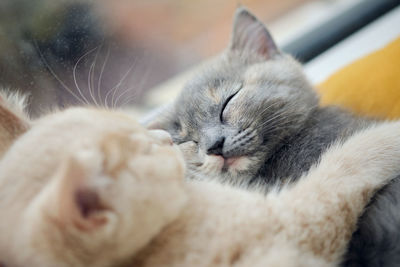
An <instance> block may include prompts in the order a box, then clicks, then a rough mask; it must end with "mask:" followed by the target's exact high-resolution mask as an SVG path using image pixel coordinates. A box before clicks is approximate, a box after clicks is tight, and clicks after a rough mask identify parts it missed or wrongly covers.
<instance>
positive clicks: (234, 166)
mask: <svg viewBox="0 0 400 267" xmlns="http://www.w3.org/2000/svg"><path fill="white" fill-rule="evenodd" d="M251 164H252V160H251V159H250V158H248V157H234V158H229V159H227V160H226V165H227V166H228V170H229V171H230V172H237V171H247V170H248V169H249V168H250V166H251Z"/></svg>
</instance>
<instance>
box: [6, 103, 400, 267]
mask: <svg viewBox="0 0 400 267" xmlns="http://www.w3.org/2000/svg"><path fill="white" fill-rule="evenodd" d="M0 99H2V100H1V102H0V118H1V120H2V124H1V125H2V126H3V127H1V128H0V133H1V135H0V136H9V137H12V138H4V139H3V138H2V139H0V142H1V143H2V147H6V148H7V149H5V150H3V152H2V155H1V156H2V160H1V161H0V192H1V195H0V210H1V220H0V265H1V266H7V267H25V266H32V267H39V266H40V267H54V266H57V267H63V266H71V267H72V266H73V267H81V266H82V267H83V266H85V267H102V266H135V267H141V266H148V267H150V266H154V267H155V266H221V267H222V266H242V267H248V266H260V267H261V266H272V267H273V266H280V267H281V266H282V267H285V266H307V267H308V266H335V265H336V264H337V262H338V261H339V259H340V258H341V256H342V254H343V252H344V251H345V248H346V244H347V242H348V240H349V239H350V237H351V234H352V232H353V230H354V228H355V224H356V221H357V218H358V216H359V215H360V214H361V212H362V210H363V209H364V206H365V205H366V204H367V203H368V201H369V199H370V197H371V196H372V194H373V193H374V192H375V191H376V190H377V189H379V188H380V187H382V186H383V185H384V184H385V183H387V182H388V181H389V180H390V179H391V178H393V177H395V175H396V174H397V173H399V172H400V164H399V161H400V123H399V122H397V123H386V124H383V125H380V126H378V127H371V128H370V129H367V130H364V131H362V132H361V133H359V134H356V135H354V136H353V137H351V138H349V139H348V140H347V141H346V142H344V143H343V144H340V143H337V144H335V145H333V146H332V147H331V148H330V149H328V151H327V152H326V153H325V154H324V155H323V156H322V158H321V161H320V163H319V164H317V165H315V167H313V168H311V169H310V171H309V172H308V174H307V175H305V176H304V177H303V178H302V179H300V180H299V182H297V183H296V184H294V185H291V186H287V187H285V188H283V189H282V190H280V192H272V193H270V194H268V195H267V196H264V195H262V194H258V193H255V192H248V191H245V190H241V189H235V188H233V187H230V186H226V185H225V186H224V185H221V184H219V183H215V182H213V181H208V179H202V180H198V181H196V180H185V179H183V178H184V173H185V164H184V160H183V157H182V155H181V152H180V150H179V149H178V147H177V146H176V145H173V144H172V139H171V137H170V136H169V135H168V134H167V133H166V132H163V131H159V130H158V131H157V130H156V131H147V130H145V129H144V128H143V127H141V126H140V125H139V124H137V123H136V122H135V121H134V120H132V119H131V118H129V117H127V116H126V115H125V114H121V113H119V112H116V111H111V110H98V109H94V108H72V109H68V110H65V111H61V112H56V113H54V114H51V115H48V116H45V117H43V118H41V119H38V120H36V121H29V119H28V118H27V117H26V116H24V115H23V112H22V109H21V107H20V106H19V105H17V106H16V105H12V104H11V103H10V102H9V101H8V100H7V98H5V97H4V96H3V97H1V98H0ZM15 103H21V102H20V101H15ZM15 129H19V130H18V131H15ZM160 162H162V164H160Z"/></svg>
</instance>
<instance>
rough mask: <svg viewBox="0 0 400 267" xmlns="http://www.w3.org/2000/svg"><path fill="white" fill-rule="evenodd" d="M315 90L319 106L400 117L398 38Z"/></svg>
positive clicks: (337, 73)
mask: <svg viewBox="0 0 400 267" xmlns="http://www.w3.org/2000/svg"><path fill="white" fill-rule="evenodd" d="M318 90H319V93H320V95H321V104H322V105H325V106H326V105H338V106H342V107H344V108H347V109H350V110H352V111H353V112H355V113H356V114H360V115H367V116H370V117H375V118H388V119H394V118H400V38H398V39H396V40H395V41H393V42H392V43H390V44H389V45H387V46H386V47H384V48H382V49H381V50H378V51H376V52H374V53H372V54H369V55H368V56H366V57H364V58H361V59H359V60H357V61H355V62H353V63H352V64H350V65H348V66H346V67H344V68H343V69H341V70H339V71H338V72H336V73H335V74H333V75H332V76H331V77H330V78H328V79H327V80H326V81H325V82H323V83H322V84H320V85H319V86H318Z"/></svg>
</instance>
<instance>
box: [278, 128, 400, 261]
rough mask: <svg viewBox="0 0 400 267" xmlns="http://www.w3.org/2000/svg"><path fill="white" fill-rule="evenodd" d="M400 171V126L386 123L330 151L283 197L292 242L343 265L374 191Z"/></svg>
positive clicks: (284, 214)
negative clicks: (343, 256)
mask: <svg viewBox="0 0 400 267" xmlns="http://www.w3.org/2000/svg"><path fill="white" fill-rule="evenodd" d="M399 173H400V122H391V123H384V124H382V125H379V126H376V127H373V128H370V129H366V130H364V131H363V132H361V133H358V134H355V135H354V136H352V137H351V138H349V139H348V140H347V141H346V142H344V143H343V144H342V145H339V144H338V145H335V146H333V147H332V148H330V149H329V150H328V151H327V152H326V153H325V154H324V155H323V156H322V158H321V161H320V163H319V164H318V165H317V166H315V167H314V168H312V169H311V170H310V171H309V173H308V174H307V175H306V176H305V177H303V179H300V181H299V182H298V183H297V184H296V185H295V186H293V187H292V188H289V189H285V190H283V191H282V192H281V194H280V195H279V196H278V197H279V200H280V201H281V204H282V205H284V206H283V207H285V209H286V210H285V211H284V212H283V214H282V217H284V216H287V217H285V220H286V221H287V224H288V225H287V229H288V231H287V235H288V236H287V239H288V240H293V241H295V242H297V245H298V246H299V247H300V248H301V249H304V250H305V251H312V252H313V253H314V254H315V256H317V257H322V258H324V259H326V260H328V261H330V262H338V261H339V260H340V257H341V256H342V254H343V253H344V251H345V249H346V245H347V243H348V241H349V240H350V237H351V235H352V233H353V231H354V230H355V227H356V222H357V219H358V217H359V216H360V214H361V213H362V211H363V209H364V207H365V206H366V205H367V203H368V201H369V200H370V198H371V196H372V195H373V193H374V192H375V191H376V190H378V189H379V188H381V187H382V186H383V185H385V184H386V183H387V182H388V181H390V180H391V179H393V178H394V177H396V176H397V175H398V174H399Z"/></svg>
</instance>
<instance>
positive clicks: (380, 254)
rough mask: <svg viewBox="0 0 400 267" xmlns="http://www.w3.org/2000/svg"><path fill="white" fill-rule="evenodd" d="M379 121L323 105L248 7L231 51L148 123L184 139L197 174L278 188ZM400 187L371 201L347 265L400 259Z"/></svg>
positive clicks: (399, 182) (236, 26) (394, 262)
mask: <svg viewBox="0 0 400 267" xmlns="http://www.w3.org/2000/svg"><path fill="white" fill-rule="evenodd" d="M375 123H376V122H375V121H373V120H370V119H366V118H360V117H355V116H353V115H352V114H350V113H349V112H347V111H344V110H341V109H339V108H335V107H324V108H323V107H320V106H319V105H318V96H317V94H316V93H315V91H314V90H313V88H312V86H311V85H310V83H309V82H308V81H307V79H306V78H305V76H304V74H303V71H302V69H301V66H300V65H299V64H298V63H297V62H296V61H295V60H294V59H292V58H291V57H290V56H288V55H285V54H283V53H282V52H281V51H279V49H278V48H277V46H276V45H275V43H274V41H273V39H272V37H271V36H270V34H269V33H268V31H267V29H266V28H265V26H264V25H263V24H262V23H261V22H260V21H258V20H257V19H256V18H255V17H254V16H253V15H252V14H251V13H250V12H249V11H247V10H246V9H244V8H239V9H238V10H237V12H236V15H235V20H234V25H233V34H232V40H231V43H230V45H229V47H228V48H227V50H226V51H224V52H223V53H222V54H221V55H220V56H219V57H217V58H216V59H214V60H213V61H212V62H210V63H208V64H207V66H205V68H204V69H203V71H202V72H199V73H197V75H195V77H194V78H193V79H192V80H190V81H189V82H188V83H187V84H186V86H185V88H184V90H183V91H182V93H181V94H180V96H179V97H178V98H177V99H176V100H175V101H174V103H173V104H171V105H169V106H168V107H166V108H164V109H163V110H161V112H159V113H158V114H156V115H154V117H152V118H150V120H149V121H148V126H149V127H150V128H162V129H165V130H167V131H169V132H170V133H171V135H172V137H173V140H174V142H176V143H178V144H181V146H182V149H183V150H184V151H185V154H186V155H187V159H188V162H189V164H188V165H189V166H188V167H189V169H190V170H191V172H192V175H193V176H196V175H195V174H196V173H203V174H207V175H208V176H212V177H218V178H219V179H220V180H221V181H223V182H228V183H231V184H235V185H240V186H249V187H256V188H265V189H268V188H270V187H271V185H276V184H277V183H287V182H292V181H295V180H296V179H297V178H299V177H300V176H301V174H303V173H304V172H306V171H307V170H308V169H309V168H310V167H311V165H312V164H314V163H315V162H317V161H318V160H319V158H320V155H321V154H322V153H323V152H324V151H325V150H326V149H327V148H328V147H329V146H330V145H331V144H333V143H334V142H336V141H338V140H344V139H346V138H348V137H349V136H351V135H352V134H353V133H354V132H356V131H359V130H361V129H363V128H365V127H368V126H369V125H371V124H375ZM366 145H368V144H366ZM399 190H400V180H399V179H396V180H395V181H394V182H393V183H392V184H391V185H389V186H387V187H386V188H384V189H383V190H381V192H380V193H378V194H377V196H376V197H375V198H374V199H373V201H372V203H370V206H369V207H368V209H367V210H366V212H365V214H364V215H363V217H362V218H361V219H360V222H359V228H358V230H357V232H355V233H354V235H353V238H352V241H351V244H350V246H349V251H348V254H347V256H346V257H345V259H344V262H343V266H399V265H400V231H399V229H400V191H399Z"/></svg>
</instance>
